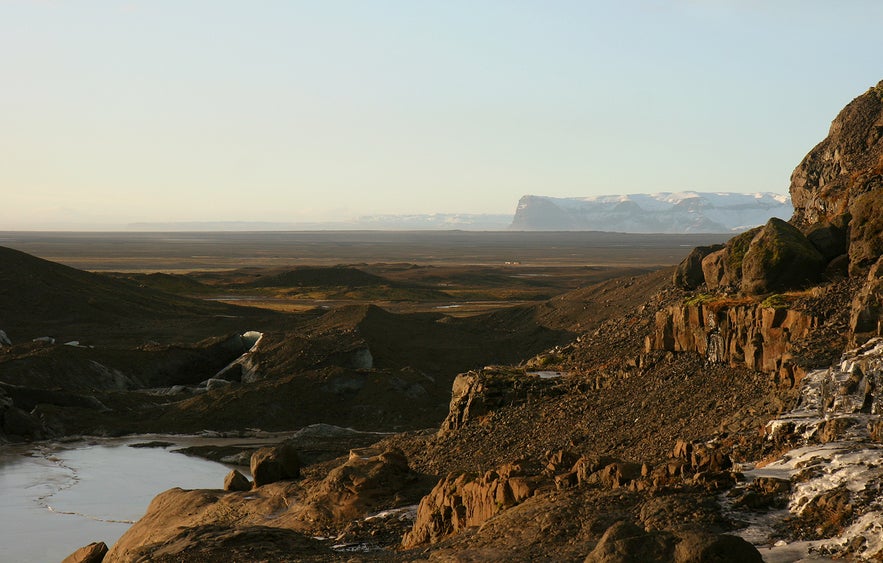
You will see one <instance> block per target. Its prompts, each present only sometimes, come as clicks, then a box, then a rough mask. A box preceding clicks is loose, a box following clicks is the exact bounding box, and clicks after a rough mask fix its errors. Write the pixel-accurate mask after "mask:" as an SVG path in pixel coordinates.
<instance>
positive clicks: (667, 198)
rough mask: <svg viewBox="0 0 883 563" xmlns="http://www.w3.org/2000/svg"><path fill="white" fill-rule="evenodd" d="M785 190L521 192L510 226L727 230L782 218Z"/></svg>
mask: <svg viewBox="0 0 883 563" xmlns="http://www.w3.org/2000/svg"><path fill="white" fill-rule="evenodd" d="M791 213H792V207H791V201H790V198H789V197H788V196H786V195H780V194H772V193H749V194H742V193H729V192H716V193H710V192H693V191H687V192H674V193H671V192H663V193H656V194H630V195H611V196H595V197H574V198H556V197H545V196H536V195H526V196H524V197H522V198H521V200H520V201H519V202H518V208H517V209H516V211H515V217H514V219H513V220H512V227H511V228H512V229H515V230H525V231H612V232H625V233H729V232H739V231H744V230H746V229H749V228H751V227H754V226H756V225H762V224H764V223H766V222H767V220H768V219H769V218H770V217H778V218H781V219H788V218H789V217H790V216H791Z"/></svg>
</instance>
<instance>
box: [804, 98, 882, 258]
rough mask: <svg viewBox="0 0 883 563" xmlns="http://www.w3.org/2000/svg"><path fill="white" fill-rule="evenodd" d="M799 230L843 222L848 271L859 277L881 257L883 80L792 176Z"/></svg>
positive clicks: (845, 110)
mask: <svg viewBox="0 0 883 563" xmlns="http://www.w3.org/2000/svg"><path fill="white" fill-rule="evenodd" d="M791 197H792V199H793V201H794V217H793V218H792V219H791V222H792V223H794V224H795V225H796V226H798V227H800V228H801V229H803V230H807V229H809V228H811V227H812V226H814V225H816V224H837V223H845V224H847V225H848V230H849V269H850V273H851V274H864V273H867V271H868V269H869V268H870V267H871V266H872V265H873V264H874V262H875V261H876V259H877V257H878V256H880V253H881V252H883V212H881V210H883V81H881V82H880V83H878V84H877V85H876V86H874V87H872V88H870V89H869V90H868V91H867V92H865V93H864V94H862V95H861V96H859V97H857V98H856V99H854V100H853V101H852V102H850V103H849V105H847V106H846V107H845V108H843V110H842V111H841V112H840V113H839V114H838V115H837V117H836V118H835V119H834V121H833V122H832V123H831V129H830V131H829V133H828V136H827V137H826V138H825V140H823V141H822V142H821V143H819V144H818V145H816V147H815V148H814V149H813V150H811V151H810V152H809V154H807V155H806V157H805V158H804V159H803V161H802V162H801V163H800V164H799V165H798V166H797V168H796V169H795V170H794V173H793V174H792V175H791Z"/></svg>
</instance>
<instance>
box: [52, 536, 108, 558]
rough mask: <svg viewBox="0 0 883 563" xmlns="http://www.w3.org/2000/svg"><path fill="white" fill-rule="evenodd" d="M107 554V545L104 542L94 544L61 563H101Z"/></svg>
mask: <svg viewBox="0 0 883 563" xmlns="http://www.w3.org/2000/svg"><path fill="white" fill-rule="evenodd" d="M106 554H107V545H105V543H104V542H103V541H101V542H92V543H90V544H89V545H87V546H83V547H81V548H80V549H78V550H76V551H75V552H73V553H71V554H70V555H68V556H67V557H65V558H64V559H63V560H62V562H61V563H101V562H102V561H103V560H104V556H105V555H106Z"/></svg>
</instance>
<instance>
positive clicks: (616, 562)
mask: <svg viewBox="0 0 883 563" xmlns="http://www.w3.org/2000/svg"><path fill="white" fill-rule="evenodd" d="M676 542H677V540H676V538H675V536H674V535H673V534H671V533H669V532H647V531H645V530H644V529H643V528H640V527H638V526H636V525H634V524H632V523H630V522H625V521H621V522H617V523H616V524H613V525H612V526H610V527H609V528H607V531H606V532H604V535H603V536H601V541H599V542H598V545H596V546H595V549H593V550H592V552H591V553H589V555H588V556H587V557H586V560H585V563H671V561H673V555H674V551H675V545H676Z"/></svg>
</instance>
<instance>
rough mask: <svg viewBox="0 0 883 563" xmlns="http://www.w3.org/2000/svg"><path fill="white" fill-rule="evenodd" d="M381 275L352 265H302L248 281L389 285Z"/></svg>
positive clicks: (281, 284)
mask: <svg viewBox="0 0 883 563" xmlns="http://www.w3.org/2000/svg"><path fill="white" fill-rule="evenodd" d="M389 283H390V282H389V280H387V279H384V278H382V277H380V276H376V275H374V274H369V273H368V272H364V271H362V270H359V269H358V268H353V267H351V266H334V267H330V268H323V267H302V268H294V269H291V270H286V271H284V272H279V273H277V274H270V275H266V276H261V277H260V278H258V279H256V280H254V281H252V282H248V283H246V284H245V285H246V286H249V287H372V286H380V285H388V284H389Z"/></svg>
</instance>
